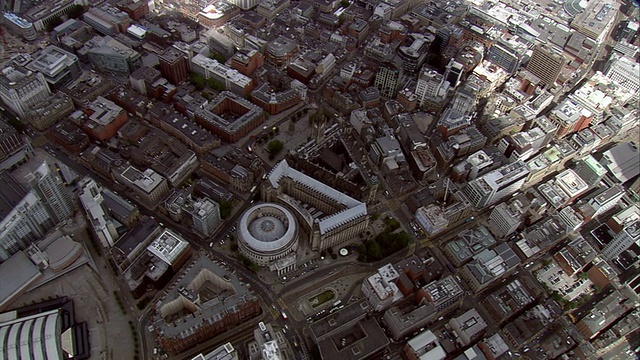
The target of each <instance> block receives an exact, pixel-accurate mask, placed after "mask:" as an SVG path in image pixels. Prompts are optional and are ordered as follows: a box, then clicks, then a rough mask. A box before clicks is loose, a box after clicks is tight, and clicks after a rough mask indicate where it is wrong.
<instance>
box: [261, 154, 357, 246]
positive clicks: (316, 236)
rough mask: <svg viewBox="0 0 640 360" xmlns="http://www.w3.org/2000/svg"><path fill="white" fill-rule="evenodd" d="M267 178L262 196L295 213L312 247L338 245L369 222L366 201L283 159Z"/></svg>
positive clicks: (355, 234) (351, 237) (265, 199)
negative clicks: (309, 174) (359, 199)
mask: <svg viewBox="0 0 640 360" xmlns="http://www.w3.org/2000/svg"><path fill="white" fill-rule="evenodd" d="M267 180H268V181H267V182H266V183H265V184H264V185H263V188H262V191H261V194H262V198H263V200H264V201H267V202H274V201H277V202H280V203H283V204H284V205H286V206H288V207H289V208H290V209H292V210H293V211H295V212H296V213H298V216H299V218H301V219H303V220H304V221H300V223H301V226H304V227H305V228H306V231H307V233H308V234H309V236H310V238H309V243H310V244H311V249H313V250H316V251H322V250H325V249H327V248H329V247H333V246H338V245H340V244H341V243H343V242H344V241H347V240H351V239H353V237H355V236H358V234H360V233H361V232H362V231H364V230H365V229H366V228H367V227H368V225H369V215H368V213H367V205H366V203H364V202H361V201H358V200H356V199H354V198H352V197H350V196H348V195H346V194H344V193H342V192H340V191H338V190H336V189H334V188H332V187H330V186H328V185H326V184H323V183H322V182H320V181H318V180H316V179H314V178H312V177H310V176H308V175H305V174H303V173H301V172H300V171H298V170H295V169H293V168H292V167H290V166H289V164H288V163H287V162H286V161H285V160H282V161H280V162H279V163H278V164H277V165H276V166H274V167H273V169H272V170H271V172H269V174H268V175H267ZM301 204H307V205H306V206H302V205H301Z"/></svg>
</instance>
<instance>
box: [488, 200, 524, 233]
mask: <svg viewBox="0 0 640 360" xmlns="http://www.w3.org/2000/svg"><path fill="white" fill-rule="evenodd" d="M514 205H515V204H513V203H510V204H507V203H506V202H502V203H500V204H498V205H496V207H494V208H493V210H492V211H491V215H489V219H490V220H491V230H492V232H493V233H494V234H495V235H496V236H497V237H500V238H502V237H505V236H508V235H510V234H512V233H513V232H514V231H516V230H517V229H518V226H520V224H522V220H523V214H522V213H521V212H520V209H519V208H518V207H517V206H514Z"/></svg>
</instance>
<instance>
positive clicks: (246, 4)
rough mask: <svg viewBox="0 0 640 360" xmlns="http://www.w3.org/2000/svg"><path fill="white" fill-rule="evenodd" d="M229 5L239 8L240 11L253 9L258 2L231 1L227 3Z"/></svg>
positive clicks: (254, 0) (253, 0) (245, 0)
mask: <svg viewBox="0 0 640 360" xmlns="http://www.w3.org/2000/svg"><path fill="white" fill-rule="evenodd" d="M229 3H231V4H233V5H235V6H237V7H239V8H240V9H242V10H249V9H251V8H253V7H255V6H256V5H258V3H260V1H258V0H231V1H229Z"/></svg>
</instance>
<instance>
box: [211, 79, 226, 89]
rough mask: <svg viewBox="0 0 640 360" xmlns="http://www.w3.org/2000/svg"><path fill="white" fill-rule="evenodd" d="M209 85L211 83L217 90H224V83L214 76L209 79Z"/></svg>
mask: <svg viewBox="0 0 640 360" xmlns="http://www.w3.org/2000/svg"><path fill="white" fill-rule="evenodd" d="M207 85H209V87H210V88H212V89H213V90H216V91H222V90H224V84H223V83H221V82H220V81H218V80H216V79H214V78H210V79H209V80H207Z"/></svg>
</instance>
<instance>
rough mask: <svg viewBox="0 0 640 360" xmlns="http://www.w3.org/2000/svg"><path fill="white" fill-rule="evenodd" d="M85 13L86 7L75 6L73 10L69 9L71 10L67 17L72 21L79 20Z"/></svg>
mask: <svg viewBox="0 0 640 360" xmlns="http://www.w3.org/2000/svg"><path fill="white" fill-rule="evenodd" d="M84 11H85V8H84V6H82V5H79V4H76V5H73V6H72V7H71V8H69V10H68V11H67V16H68V17H69V18H70V19H77V18H79V17H80V16H81V15H82V14H84Z"/></svg>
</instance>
